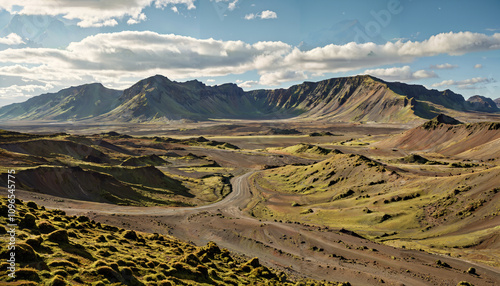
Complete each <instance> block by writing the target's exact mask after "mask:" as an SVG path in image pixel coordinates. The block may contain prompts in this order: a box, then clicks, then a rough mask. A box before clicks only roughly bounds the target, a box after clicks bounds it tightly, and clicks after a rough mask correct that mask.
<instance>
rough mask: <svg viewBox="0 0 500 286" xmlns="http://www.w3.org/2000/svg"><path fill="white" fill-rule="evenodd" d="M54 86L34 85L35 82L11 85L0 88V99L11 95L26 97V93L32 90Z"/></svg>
mask: <svg viewBox="0 0 500 286" xmlns="http://www.w3.org/2000/svg"><path fill="white" fill-rule="evenodd" d="M53 87H54V86H53V85H51V84H45V85H36V84H26V85H17V84H14V85H11V86H8V87H5V88H0V99H3V98H13V97H27V94H32V93H34V92H39V93H42V92H45V91H47V90H49V89H51V88H53Z"/></svg>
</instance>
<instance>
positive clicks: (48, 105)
mask: <svg viewBox="0 0 500 286" xmlns="http://www.w3.org/2000/svg"><path fill="white" fill-rule="evenodd" d="M121 94H122V91H120V90H113V89H108V88H106V87H104V86H103V85H102V84H100V83H93V84H85V85H81V86H77V87H70V88H66V89H63V90H61V91H59V92H57V93H46V94H42V95H40V96H36V97H33V98H30V99H28V100H27V101H25V102H22V103H14V104H11V105H7V106H4V107H2V108H0V118H1V119H8V120H59V121H67V120H79V119H84V118H92V117H94V116H97V115H100V114H103V113H106V112H108V111H110V110H112V109H114V108H115V107H117V106H118V105H119V104H120V101H119V97H120V95H121Z"/></svg>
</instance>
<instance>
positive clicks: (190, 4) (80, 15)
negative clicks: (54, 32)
mask: <svg viewBox="0 0 500 286" xmlns="http://www.w3.org/2000/svg"><path fill="white" fill-rule="evenodd" d="M194 1H195V0H106V1H104V0H98V1H85V4H82V1H74V0H24V1H22V2H19V1H17V2H15V1H8V0H0V8H3V9H5V10H7V11H9V13H11V14H25V15H51V16H56V15H63V17H64V18H66V19H78V20H80V22H78V26H80V27H84V28H86V27H103V26H115V25H117V24H118V22H117V19H122V18H124V17H129V20H128V21H127V23H128V24H135V23H138V22H140V21H141V20H145V17H144V16H142V15H143V13H142V10H143V9H144V8H145V7H147V6H150V5H151V4H154V5H155V6H156V7H157V8H163V7H167V6H168V5H184V6H186V7H187V9H195V8H196V6H195V5H194ZM19 7H21V9H20V10H19V9H18V8H19Z"/></svg>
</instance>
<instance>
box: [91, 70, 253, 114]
mask: <svg viewBox="0 0 500 286" xmlns="http://www.w3.org/2000/svg"><path fill="white" fill-rule="evenodd" d="M119 101H120V102H122V104H121V105H120V106H118V107H117V108H115V109H114V110H112V111H110V112H109V113H106V114H103V115H102V116H101V117H100V118H102V119H103V120H113V121H127V122H131V121H132V122H136V121H141V122H142V121H151V120H159V119H168V120H179V119H191V120H203V119H208V118H255V117H256V115H257V114H258V108H257V107H256V104H255V100H252V99H250V98H248V96H246V95H245V92H244V91H243V90H242V89H241V88H240V87H238V86H237V85H235V84H223V85H219V86H214V87H212V86H206V85H205V84H203V83H201V82H199V81H197V80H192V81H187V82H183V83H178V82H174V81H171V80H169V79H168V78H166V77H164V76H161V75H156V76H153V77H150V78H147V79H144V80H141V81H139V82H138V83H136V84H134V85H133V86H132V87H130V88H128V89H126V90H125V91H123V94H122V95H121V96H120V98H119Z"/></svg>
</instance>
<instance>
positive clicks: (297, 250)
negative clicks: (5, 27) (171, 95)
mask: <svg viewBox="0 0 500 286" xmlns="http://www.w3.org/2000/svg"><path fill="white" fill-rule="evenodd" d="M435 124H437V125H438V126H437V128H436V130H434V131H435V132H444V133H443V134H440V135H439V138H441V139H440V140H442V142H445V141H444V140H453V137H446V136H448V135H447V133H446V132H445V131H446V130H447V128H448V127H446V124H444V123H441V122H437V123H435ZM443 124H444V125H443ZM483 125H484V126H486V127H487V128H484V126H483V129H481V126H482V125H478V126H476V125H474V126H473V127H467V130H470V132H471V134H469V135H470V136H469V137H467V135H463V136H466V137H467V138H469V139H470V138H472V139H470V140H468V141H466V140H462V142H466V145H464V144H465V143H462V144H461V145H459V146H460V148H458V147H453V146H452V145H451V144H450V143H442V144H441V145H439V146H444V147H440V148H437V147H436V148H434V149H429V150H427V149H428V148H425V146H424V147H420V146H413V145H408V144H406V145H398V144H400V143H398V142H403V141H402V140H406V141H404V142H419V141H418V140H417V139H415V140H416V141H415V140H413V141H412V139H411V136H417V138H423V136H422V134H421V133H422V132H423V131H418V130H419V129H418V128H421V127H418V124H415V125H413V126H410V125H408V126H405V125H394V124H351V123H338V124H336V123H315V122H300V121H293V122H291V121H286V120H285V121H275V122H259V121H237V122H221V121H219V122H209V123H199V124H195V123H192V124H187V125H183V127H182V128H178V127H176V126H172V125H166V126H160V125H153V124H151V125H148V124H144V125H141V124H136V125H133V126H132V125H130V126H127V125H117V126H112V127H110V126H97V128H96V126H85V125H83V126H71V125H61V124H55V125H42V126H33V125H30V124H26V125H22V124H21V125H19V124H18V125H17V126H16V128H15V129H16V130H17V131H23V132H33V131H35V130H36V132H35V133H37V134H41V135H26V134H19V133H9V132H6V133H3V135H2V141H1V142H0V148H2V149H0V150H1V151H2V152H3V153H2V154H3V156H2V159H1V168H2V173H4V175H5V172H6V170H7V169H11V168H14V169H16V172H17V174H18V176H19V177H18V178H19V187H18V189H19V190H18V191H17V192H18V193H17V194H18V197H19V198H21V199H23V200H25V201H30V200H31V201H34V202H36V203H38V204H39V205H44V206H46V207H48V208H57V209H61V210H64V211H65V212H66V213H67V214H70V215H85V216H88V217H90V218H91V219H93V220H95V221H98V222H101V223H106V224H111V225H115V226H118V227H121V228H125V229H134V230H137V231H141V232H147V233H160V234H168V235H172V236H174V237H177V238H180V239H182V240H184V241H189V242H191V243H194V244H195V245H205V244H206V243H208V242H209V241H214V242H216V243H217V244H218V245H220V246H221V247H225V248H227V249H229V250H230V251H232V252H234V253H238V254H240V255H246V256H248V257H254V256H256V257H259V259H260V261H261V262H262V263H263V264H265V265H266V266H269V267H271V268H276V269H280V270H281V271H284V272H286V273H287V274H288V277H289V278H288V279H291V280H293V279H298V278H303V277H307V278H313V279H318V280H327V281H348V282H350V283H351V284H352V285H379V284H380V285H382V284H385V285H402V284H404V285H457V284H458V283H459V282H460V281H468V282H470V283H472V284H473V285H496V284H498V283H500V268H499V266H500V261H499V260H498V257H499V255H500V253H498V249H499V241H498V237H499V231H500V229H499V227H498V225H499V223H500V221H499V219H498V214H499V210H500V199H499V196H500V195H499V194H498V186H499V185H500V170H499V165H498V163H499V162H500V158H499V157H498V152H497V151H494V152H491V153H488V152H485V151H482V150H486V148H489V147H488V146H489V145H488V144H490V145H491V146H494V147H496V145H497V144H495V142H496V141H498V138H499V134H500V133H498V132H500V131H499V130H498V129H495V128H490V127H491V126H490V125H485V124H483ZM9 127H10V128H12V126H4V127H3V128H4V129H8V128H9ZM411 127H416V129H411ZM410 129H411V130H410ZM448 129H449V130H452V132H454V131H453V130H454V129H453V128H451V127H450V128H448ZM110 130H114V131H117V132H109V131H110ZM406 130H409V131H406ZM443 130H444V131H443ZM457 130H458V129H457ZM56 131H57V132H65V133H67V134H61V133H59V134H54V133H55V132H56ZM418 132H420V133H418ZM474 132H476V133H477V134H478V135H477V137H474V136H475V134H476V133H474ZM455 133H456V132H455ZM414 134H416V135H414ZM459 134H461V133H459ZM485 134H487V136H485ZM461 136H462V135H461ZM400 138H402V139H400ZM446 138H450V139H446ZM474 138H482V139H481V140H479V139H474ZM41 142H46V143H43V144H42V143H41ZM394 142H396V143H394ZM424 143H425V142H424ZM424 143H422V144H424ZM414 144H415V143H414ZM54 146H56V147H54ZM450 146H451V147H450ZM457 146H458V145H457ZM44 148H45V149H44ZM51 148H52V149H51ZM490 149H491V148H490ZM495 150H496V149H495ZM50 174H52V176H54V178H52V179H50V180H43V178H44V177H47V175H50ZM4 175H2V176H3V177H4ZM3 177H2V178H3ZM64 178H71V179H69V180H67V179H66V180H65V179H64ZM58 180H59V181H58ZM91 180H97V181H99V182H101V184H102V186H101V187H100V189H101V190H102V189H105V190H106V192H107V193H102V192H96V191H95V190H94V189H93V188H94V187H93V186H95V185H96V183H93V182H92V181H91ZM47 182H51V183H50V184H48V183H47ZM3 185H5V184H3ZM471 267H472V268H474V269H475V274H471V273H472V272H471V271H470V268H471Z"/></svg>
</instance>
